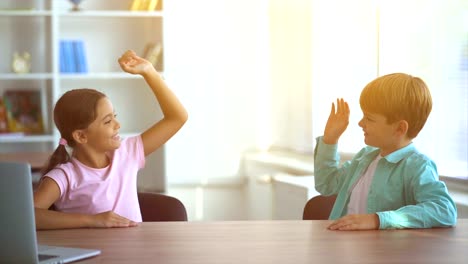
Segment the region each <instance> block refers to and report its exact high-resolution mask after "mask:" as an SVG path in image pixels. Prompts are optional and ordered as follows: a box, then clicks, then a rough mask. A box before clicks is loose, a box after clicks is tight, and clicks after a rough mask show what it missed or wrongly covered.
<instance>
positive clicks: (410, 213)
mask: <svg viewBox="0 0 468 264" xmlns="http://www.w3.org/2000/svg"><path fill="white" fill-rule="evenodd" d="M337 149H338V146H337V145H327V144H325V143H323V140H322V137H318V138H317V145H316V148H315V152H314V177H315V189H316V190H317V191H318V192H319V193H321V194H322V195H325V196H329V195H337V198H336V202H335V205H334V206H333V209H332V212H331V214H330V219H338V218H340V217H342V216H345V215H346V214H347V212H346V211H347V207H348V203H349V199H350V195H351V192H352V190H353V188H354V185H355V184H356V182H357V180H358V179H359V177H360V176H361V175H362V173H363V172H364V171H365V170H366V169H367V167H368V166H369V164H370V163H371V162H372V161H373V160H374V159H375V157H376V156H377V155H379V152H380V149H378V148H374V147H369V146H367V147H365V148H363V149H362V150H361V151H359V153H357V154H356V155H355V156H354V157H353V159H352V160H350V161H347V162H345V163H343V164H342V165H341V166H340V164H339V163H340V157H339V155H338V152H337ZM438 178H439V176H438V173H437V168H436V165H435V163H434V162H433V161H432V160H430V159H429V158H428V157H426V156H425V155H423V154H421V153H419V152H418V151H417V150H416V148H415V147H414V145H413V143H411V144H409V145H408V146H406V147H404V148H401V149H399V150H397V151H395V152H393V153H391V154H389V155H387V156H385V157H383V158H382V159H381V160H380V161H379V163H378V165H377V169H376V171H375V174H374V178H373V180H372V183H371V186H370V188H369V193H368V197H367V212H368V213H377V215H378V216H379V220H380V229H389V228H430V227H437V226H453V225H455V223H456V219H457V209H456V206H455V203H454V202H453V200H452V198H451V197H450V195H449V194H448V191H447V187H446V186H445V184H444V183H443V182H441V181H439V180H438Z"/></svg>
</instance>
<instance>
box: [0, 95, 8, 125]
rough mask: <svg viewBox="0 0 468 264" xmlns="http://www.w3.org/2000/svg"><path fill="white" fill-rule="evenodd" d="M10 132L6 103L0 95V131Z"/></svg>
mask: <svg viewBox="0 0 468 264" xmlns="http://www.w3.org/2000/svg"><path fill="white" fill-rule="evenodd" d="M7 132H8V119H7V112H6V107H5V104H4V103H3V98H2V97H0V133H7Z"/></svg>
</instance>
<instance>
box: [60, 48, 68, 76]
mask: <svg viewBox="0 0 468 264" xmlns="http://www.w3.org/2000/svg"><path fill="white" fill-rule="evenodd" d="M59 64H60V65H59V69H60V72H61V73H65V72H67V69H66V65H65V41H64V40H60V43H59Z"/></svg>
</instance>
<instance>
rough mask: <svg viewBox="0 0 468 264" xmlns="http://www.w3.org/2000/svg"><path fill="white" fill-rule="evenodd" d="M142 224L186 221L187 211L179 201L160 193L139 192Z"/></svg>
mask: <svg viewBox="0 0 468 264" xmlns="http://www.w3.org/2000/svg"><path fill="white" fill-rule="evenodd" d="M138 201H139V203H140V211H141V217H142V218H143V222H162V221H187V211H186V210H185V206H184V204H183V203H182V202H181V201H179V199H177V198H175V197H172V196H169V195H164V194H160V193H149V192H139V193H138Z"/></svg>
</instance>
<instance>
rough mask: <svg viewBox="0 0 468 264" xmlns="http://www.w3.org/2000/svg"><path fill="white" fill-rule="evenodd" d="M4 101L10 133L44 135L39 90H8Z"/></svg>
mask: <svg viewBox="0 0 468 264" xmlns="http://www.w3.org/2000/svg"><path fill="white" fill-rule="evenodd" d="M3 100H4V104H5V109H6V114H7V122H8V132H10V133H15V132H23V133H25V134H42V133H44V126H43V120H42V108H41V106H42V104H41V93H40V91H39V90H7V91H5V94H4V96H3Z"/></svg>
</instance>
